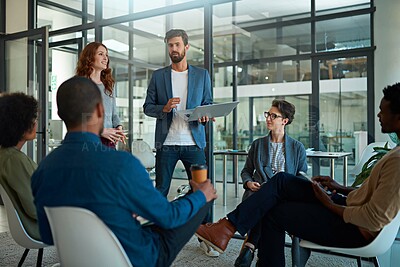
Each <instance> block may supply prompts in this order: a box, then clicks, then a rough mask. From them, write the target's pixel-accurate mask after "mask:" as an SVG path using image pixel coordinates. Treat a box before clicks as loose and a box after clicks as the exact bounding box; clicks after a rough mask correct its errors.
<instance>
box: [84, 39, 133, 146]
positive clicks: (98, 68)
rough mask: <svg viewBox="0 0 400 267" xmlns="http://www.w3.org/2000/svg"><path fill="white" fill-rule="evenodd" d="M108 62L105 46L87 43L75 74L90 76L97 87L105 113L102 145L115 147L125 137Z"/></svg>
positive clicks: (97, 43) (123, 140)
mask: <svg viewBox="0 0 400 267" xmlns="http://www.w3.org/2000/svg"><path fill="white" fill-rule="evenodd" d="M109 63H110V61H109V58H108V49H107V47H106V46H105V45H104V44H102V43H99V42H92V43H89V44H88V45H87V46H86V47H85V48H84V49H83V51H82V53H81V55H80V57H79V60H78V65H77V67H76V75H77V76H83V77H87V78H90V79H91V80H92V81H93V82H95V83H96V84H97V86H98V87H99V90H100V92H101V96H102V98H103V105H104V114H105V116H104V130H103V132H102V133H101V141H102V143H103V144H104V145H106V146H108V147H113V148H115V145H116V143H117V142H118V141H122V142H124V143H125V138H126V137H125V135H124V133H123V131H122V125H121V122H120V119H119V117H118V114H117V106H116V101H115V95H113V90H114V84H115V81H114V78H113V77H112V75H111V69H110V67H109Z"/></svg>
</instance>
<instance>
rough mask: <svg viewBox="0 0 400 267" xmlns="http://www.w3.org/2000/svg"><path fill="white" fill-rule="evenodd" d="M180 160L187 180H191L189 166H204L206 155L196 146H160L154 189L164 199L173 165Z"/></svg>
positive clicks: (157, 155) (169, 183)
mask: <svg viewBox="0 0 400 267" xmlns="http://www.w3.org/2000/svg"><path fill="white" fill-rule="evenodd" d="M178 160H181V161H182V163H183V165H184V166H185V170H186V173H187V176H188V178H189V180H190V179H191V178H192V174H191V173H190V165H192V164H206V155H205V153H204V150H203V149H200V148H199V147H198V146H162V147H161V148H160V149H157V154H156V188H157V190H158V191H160V192H161V193H162V194H163V195H164V196H165V197H166V196H167V195H168V192H169V188H170V186H171V179H172V174H173V173H174V169H175V165H176V163H177V162H178Z"/></svg>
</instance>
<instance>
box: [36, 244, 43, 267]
mask: <svg viewBox="0 0 400 267" xmlns="http://www.w3.org/2000/svg"><path fill="white" fill-rule="evenodd" d="M42 259H43V248H39V250H38V256H37V261H36V267H42Z"/></svg>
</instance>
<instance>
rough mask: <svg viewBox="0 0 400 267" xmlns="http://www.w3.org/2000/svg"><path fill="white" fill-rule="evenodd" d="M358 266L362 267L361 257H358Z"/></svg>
mask: <svg viewBox="0 0 400 267" xmlns="http://www.w3.org/2000/svg"><path fill="white" fill-rule="evenodd" d="M357 266H358V267H361V266H362V263H361V257H357Z"/></svg>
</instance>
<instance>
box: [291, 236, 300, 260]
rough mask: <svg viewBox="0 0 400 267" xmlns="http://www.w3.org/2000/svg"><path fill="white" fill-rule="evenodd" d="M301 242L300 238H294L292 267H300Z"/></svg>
mask: <svg viewBox="0 0 400 267" xmlns="http://www.w3.org/2000/svg"><path fill="white" fill-rule="evenodd" d="M299 243H300V240H299V238H298V237H295V236H293V237H292V267H299V266H300V244H299Z"/></svg>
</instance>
